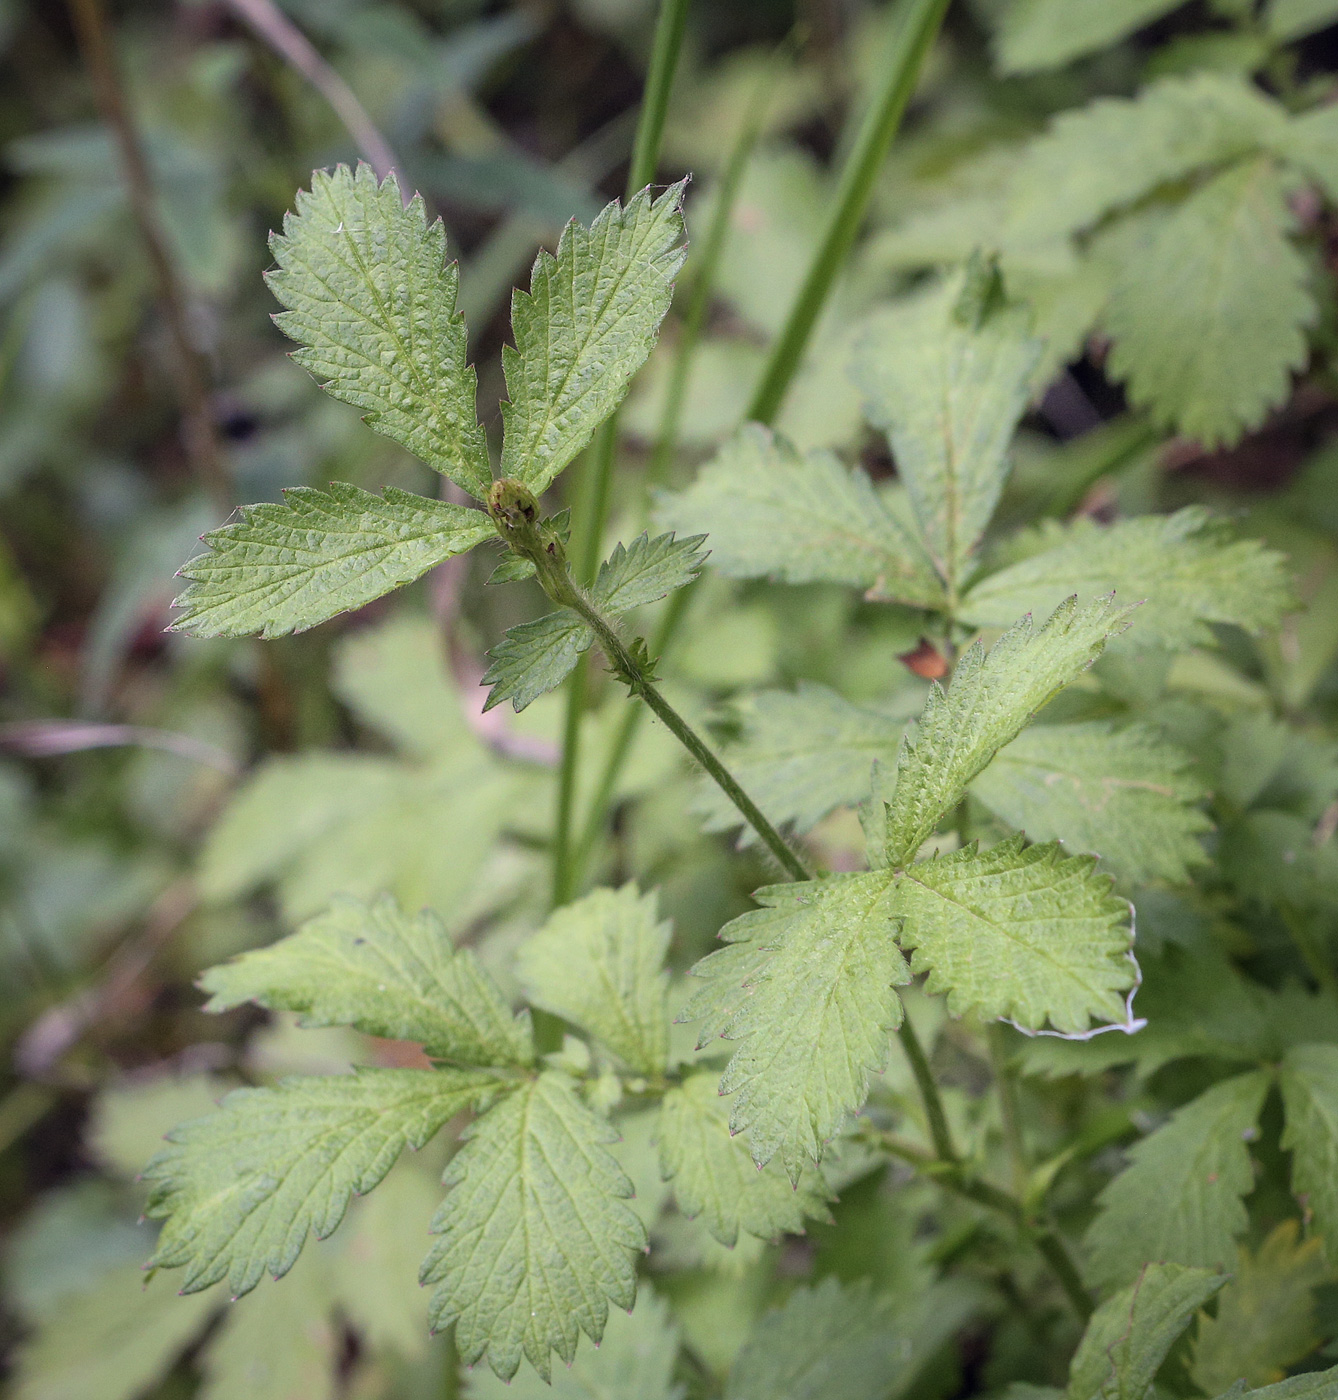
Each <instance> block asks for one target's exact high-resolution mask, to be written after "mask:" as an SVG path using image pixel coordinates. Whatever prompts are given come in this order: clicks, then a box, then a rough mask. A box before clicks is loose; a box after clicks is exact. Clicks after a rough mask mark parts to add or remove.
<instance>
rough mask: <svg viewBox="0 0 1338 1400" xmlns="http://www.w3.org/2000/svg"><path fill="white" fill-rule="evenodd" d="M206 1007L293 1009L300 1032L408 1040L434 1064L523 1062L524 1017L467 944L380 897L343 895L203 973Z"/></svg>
mask: <svg viewBox="0 0 1338 1400" xmlns="http://www.w3.org/2000/svg"><path fill="white" fill-rule="evenodd" d="M200 986H201V987H202V988H203V989H204V990H205V991H206V992H209V993H211V997H210V1000H209V1002H208V1004H207V1005H206V1006H205V1010H206V1011H228V1010H231V1008H232V1007H234V1006H240V1005H242V1004H243V1003H244V1002H247V1001H254V1002H256V1003H257V1004H258V1005H260V1006H264V1007H268V1008H269V1009H270V1010H271V1011H300V1012H302V1013H303V1015H302V1022H301V1024H302V1025H304V1026H354V1027H356V1028H357V1029H358V1030H360V1031H363V1032H365V1033H366V1034H368V1035H378V1036H384V1037H386V1038H387V1039H390V1040H411V1041H415V1042H417V1043H418V1044H420V1045H421V1046H422V1047H423V1049H424V1050H425V1051H426V1052H427V1053H428V1054H429V1055H431V1056H432V1057H433V1058H435V1059H441V1060H450V1061H454V1062H455V1063H457V1064H464V1065H529V1064H531V1063H533V1060H534V1046H533V1043H532V1041H531V1038H530V1024H529V1017H528V1015H525V1014H522V1015H520V1016H513V1015H512V1014H511V1008H510V1007H509V1006H507V1004H506V1002H505V1001H504V1000H503V999H502V994H501V992H499V991H498V990H497V986H496V984H495V983H494V982H493V980H492V978H491V977H489V976H488V974H487V973H486V972H485V971H484V970H483V968H482V967H481V966H480V965H479V961H478V959H477V958H476V957H475V956H474V954H473V952H472V951H471V950H470V949H468V948H459V949H457V948H455V947H454V946H453V945H452V943H451V940H450V937H449V936H448V934H447V933H446V930H445V928H444V927H443V926H442V922H441V920H440V919H439V918H437V916H436V915H435V914H433V913H432V911H431V910H428V909H425V910H423V911H422V912H421V913H419V914H417V915H413V916H410V915H407V914H405V913H404V912H403V911H402V910H401V909H400V907H399V905H398V904H396V903H395V901H394V899H392V898H391V897H390V896H389V895H382V896H381V897H380V898H378V899H376V900H373V901H372V902H370V903H367V902H364V901H362V900H359V899H353V898H351V897H350V896H348V895H342V896H339V897H337V898H336V899H335V901H334V903H333V904H332V905H331V907H330V908H329V910H327V911H326V912H325V913H324V914H321V915H318V916H317V917H316V918H314V919H311V920H309V921H308V922H307V923H306V924H304V925H303V926H302V927H301V928H300V929H298V931H297V932H296V933H294V934H290V935H289V936H288V937H287V938H281V939H280V940H279V941H278V942H277V943H273V944H271V945H270V946H269V947H268V948H258V949H256V950H255V951H254V952H250V953H243V954H242V956H241V957H240V958H237V959H236V960H234V961H233V962H230V963H225V964H223V966H221V967H215V968H212V969H210V971H208V972H206V973H205V974H204V976H203V977H202V978H201V979H200Z"/></svg>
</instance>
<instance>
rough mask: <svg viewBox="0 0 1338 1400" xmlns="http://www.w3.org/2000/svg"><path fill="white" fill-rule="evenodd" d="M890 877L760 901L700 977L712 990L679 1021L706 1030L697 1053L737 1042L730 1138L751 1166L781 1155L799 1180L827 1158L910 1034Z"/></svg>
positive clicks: (790, 890) (726, 1085)
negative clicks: (897, 1034) (896, 1041)
mask: <svg viewBox="0 0 1338 1400" xmlns="http://www.w3.org/2000/svg"><path fill="white" fill-rule="evenodd" d="M888 884H889V880H888V877H887V876H886V875H885V874H881V873H877V874H872V875H836V876H832V877H830V878H828V879H824V880H812V881H807V882H803V883H800V884H793V885H773V886H769V887H768V888H766V889H762V890H758V891H757V893H756V895H755V896H754V898H755V899H757V900H758V902H759V903H760V904H762V905H763V908H761V909H756V910H754V911H753V912H751V913H748V914H744V915H742V916H740V917H739V918H737V919H735V920H733V921H732V922H731V923H728V924H726V925H725V927H724V928H723V929H721V931H720V935H719V936H720V938H721V939H722V940H723V941H724V942H725V943H727V944H729V945H730V946H729V947H727V948H722V949H720V950H719V951H718V952H715V953H712V954H710V955H709V956H708V957H706V958H704V959H703V960H702V961H701V962H699V963H698V964H697V965H696V967H694V968H693V969H692V971H693V974H694V975H695V976H697V977H701V978H705V979H707V985H706V986H705V987H703V988H702V989H701V990H699V991H698V992H696V993H695V995H694V996H693V997H692V999H691V1000H690V1001H689V1003H688V1005H687V1006H686V1007H684V1009H683V1011H682V1012H681V1013H680V1014H679V1018H678V1019H679V1020H681V1021H696V1020H704V1021H705V1022H706V1024H705V1026H704V1028H703V1030H702V1032H701V1035H700V1037H699V1039H698V1045H699V1047H700V1046H703V1045H705V1044H706V1043H707V1041H709V1040H711V1039H713V1038H714V1037H715V1036H723V1037H724V1038H725V1039H726V1040H738V1041H741V1042H742V1044H741V1045H740V1047H739V1048H738V1049H737V1050H736V1051H735V1052H734V1055H733V1058H732V1059H731V1060H730V1062H729V1066H728V1067H727V1069H726V1070H725V1074H724V1078H723V1079H722V1080H721V1081H720V1088H721V1092H722V1093H726V1094H735V1095H736V1097H735V1099H734V1102H733V1105H732V1106H731V1111H730V1119H729V1123H730V1131H731V1132H735V1133H738V1132H747V1134H748V1141H749V1146H750V1148H751V1151H752V1155H753V1160H754V1161H755V1162H756V1163H757V1164H758V1165H759V1166H765V1165H766V1163H767V1162H769V1161H770V1160H771V1159H772V1157H774V1156H775V1155H776V1154H777V1153H778V1152H779V1153H780V1156H781V1160H782V1162H783V1163H784V1166H785V1169H786V1171H787V1172H788V1173H789V1176H790V1180H791V1181H797V1180H798V1179H799V1174H800V1172H801V1171H802V1170H803V1169H804V1167H805V1166H806V1165H807V1164H808V1163H809V1162H810V1161H817V1160H818V1158H819V1157H820V1156H821V1155H822V1151H823V1146H824V1144H825V1143H826V1142H827V1141H829V1140H830V1139H831V1138H833V1137H835V1135H836V1134H837V1132H838V1131H839V1130H840V1128H841V1125H842V1123H844V1122H845V1118H846V1115H847V1114H848V1113H851V1112H853V1111H854V1110H855V1109H857V1108H859V1106H860V1105H861V1104H862V1103H863V1102H864V1098H865V1095H866V1094H867V1093H868V1088H869V1076H870V1075H871V1074H873V1073H876V1072H878V1071H881V1070H882V1069H883V1068H884V1067H885V1066H886V1064H887V1053H888V1032H889V1031H892V1030H895V1029H896V1027H897V1026H899V1025H900V1024H901V1015H902V1008H901V999H900V998H899V997H898V995H897V993H896V990H895V988H896V986H897V985H899V984H901V983H905V982H907V981H909V980H910V970H909V969H908V968H907V966H906V963H905V960H904V959H903V958H902V956H901V954H900V953H899V952H898V951H897V946H896V944H895V943H894V942H893V939H892V934H893V931H894V923H893V915H892V912H891V909H890V905H889V901H888V898H887V895H888Z"/></svg>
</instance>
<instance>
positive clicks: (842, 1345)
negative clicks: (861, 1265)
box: [725, 1278, 979, 1400]
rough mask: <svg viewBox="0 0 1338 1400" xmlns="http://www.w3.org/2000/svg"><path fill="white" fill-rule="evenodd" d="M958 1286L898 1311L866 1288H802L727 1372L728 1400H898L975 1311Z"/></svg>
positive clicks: (826, 1283) (974, 1302) (967, 1292)
mask: <svg viewBox="0 0 1338 1400" xmlns="http://www.w3.org/2000/svg"><path fill="white" fill-rule="evenodd" d="M978 1302H979V1300H978V1296H977V1294H976V1293H975V1291H974V1290H972V1289H971V1288H969V1287H967V1286H964V1285H962V1284H960V1283H958V1282H956V1281H952V1282H948V1283H939V1284H935V1285H933V1286H932V1287H930V1288H927V1289H924V1290H923V1291H922V1292H921V1294H920V1296H919V1297H918V1298H917V1299H916V1301H915V1302H914V1303H912V1304H910V1305H909V1306H906V1307H903V1308H899V1309H897V1308H894V1307H893V1305H892V1302H891V1300H890V1299H888V1298H885V1297H879V1296H878V1295H877V1294H874V1293H873V1292H872V1291H871V1290H870V1288H869V1285H868V1283H867V1282H861V1283H856V1284H853V1285H850V1286H846V1285H843V1284H841V1283H839V1282H838V1281H837V1280H836V1279H834V1278H828V1279H824V1280H823V1282H821V1283H820V1284H818V1285H817V1287H816V1288H812V1289H808V1288H800V1289H797V1290H796V1291H795V1292H794V1293H792V1294H791V1295H790V1297H789V1298H788V1299H787V1301H786V1303H785V1305H784V1306H783V1307H781V1308H778V1309H776V1310H775V1311H774V1312H770V1313H768V1314H767V1315H766V1316H765V1317H764V1318H763V1319H762V1320H761V1322H759V1323H758V1325H757V1327H756V1328H755V1329H754V1331H753V1335H752V1336H751V1337H750V1338H749V1340H748V1343H747V1345H745V1346H744V1348H743V1350H742V1351H741V1352H740V1353H739V1355H738V1357H737V1359H736V1360H735V1362H734V1365H733V1367H732V1368H731V1369H730V1374H729V1383H728V1385H727V1386H726V1388H725V1397H726V1400H780V1397H784V1400H896V1397H898V1396H900V1395H902V1394H903V1393H904V1392H905V1391H907V1390H908V1389H909V1388H910V1386H911V1385H912V1383H913V1382H914V1381H915V1379H916V1377H917V1375H919V1373H920V1372H921V1370H922V1369H923V1367H924V1365H925V1363H926V1362H927V1361H929V1360H930V1359H931V1358H932V1357H933V1356H934V1354H935V1352H937V1351H938V1350H939V1349H940V1348H941V1347H942V1346H943V1345H944V1344H945V1343H946V1342H947V1341H948V1340H949V1339H950V1338H951V1337H952V1335H953V1334H954V1333H955V1332H957V1331H958V1330H959V1329H960V1328H961V1327H962V1326H964V1325H965V1324H966V1323H967V1322H968V1321H970V1319H971V1315H972V1314H973V1313H974V1312H975V1311H976V1308H977V1306H978Z"/></svg>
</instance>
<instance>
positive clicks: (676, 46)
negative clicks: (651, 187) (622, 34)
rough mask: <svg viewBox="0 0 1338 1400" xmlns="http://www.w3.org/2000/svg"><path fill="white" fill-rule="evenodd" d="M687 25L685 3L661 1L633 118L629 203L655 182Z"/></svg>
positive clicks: (628, 190)
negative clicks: (642, 89)
mask: <svg viewBox="0 0 1338 1400" xmlns="http://www.w3.org/2000/svg"><path fill="white" fill-rule="evenodd" d="M687 22H688V0H662V3H661V5H660V13H659V18H658V19H657V20H656V21H655V39H654V41H653V43H652V44H651V51H650V67H649V69H647V71H646V92H645V95H644V96H643V97H642V99H641V114H640V116H639V117H638V118H637V125H636V140H635V141H634V142H633V143H632V163H631V165H630V166H629V167H628V171H627V197H628V198H629V199H630V198H631V197H632V196H633V195H634V194H635V193H636V192H637V191H638V190H640V189H644V188H645V187H646V186H647V185H648V184H650V182H651V181H652V180H653V179H654V178H655V167H656V166H657V165H658V164H659V162H660V144H661V142H662V141H663V139H664V122H665V118H666V117H667V116H668V114H669V93H670V91H671V90H672V88H673V86H674V73H675V71H676V70H677V68H678V56H679V54H680V53H682V52H683V32H684V30H685V29H686V28H687Z"/></svg>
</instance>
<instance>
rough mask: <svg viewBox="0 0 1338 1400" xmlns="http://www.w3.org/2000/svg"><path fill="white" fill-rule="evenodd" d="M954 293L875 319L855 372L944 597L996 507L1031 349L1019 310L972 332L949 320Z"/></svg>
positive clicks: (951, 287)
mask: <svg viewBox="0 0 1338 1400" xmlns="http://www.w3.org/2000/svg"><path fill="white" fill-rule="evenodd" d="M961 295H962V279H961V278H960V277H953V278H949V279H948V280H947V281H945V282H944V283H943V284H942V285H941V286H939V287H937V288H935V289H934V290H933V291H932V292H930V293H929V294H928V295H925V296H922V297H920V298H918V299H916V300H914V301H911V302H903V303H900V304H899V305H898V306H897V307H896V308H895V309H894V310H890V311H887V312H884V313H882V314H880V315H878V316H875V317H874V318H873V320H872V322H871V324H870V326H869V329H868V330H867V331H866V333H865V336H864V339H863V340H862V342H861V345H860V353H859V356H858V359H857V360H856V366H855V377H856V379H857V381H858V382H859V385H860V387H861V389H862V390H863V391H864V398H865V414H866V416H867V417H868V419H869V421H870V422H871V423H873V424H874V425H875V426H876V427H879V428H883V429H885V430H886V432H887V435H888V441H889V442H890V444H891V446H892V454H893V456H894V458H895V459H896V464H897V474H898V476H899V477H900V478H901V480H902V481H903V482H905V484H906V487H907V489H908V491H909V493H910V499H911V505H912V507H913V509H914V511H915V518H916V520H917V522H918V523H919V527H920V535H921V539H922V540H923V542H924V545H925V548H926V549H927V551H928V553H929V556H930V558H931V559H932V560H933V561H934V566H935V568H937V570H938V572H939V574H940V575H941V576H942V578H943V579H944V581H945V582H946V583H947V585H948V587H949V589H950V590H951V591H952V592H953V593H955V592H956V590H957V589H958V588H960V586H961V585H962V583H963V582H964V581H965V579H966V577H967V575H968V574H969V573H970V572H971V568H972V554H973V551H974V550H975V547H976V545H977V544H978V543H979V540H980V536H981V534H982V533H983V532H984V529H985V526H986V525H988V524H989V521H990V517H991V516H992V515H993V514H994V508H995V506H996V505H997V504H998V502H999V493H1000V492H1001V491H1002V490H1003V484H1004V479H1005V477H1006V476H1007V474H1008V444H1009V442H1010V441H1011V439H1012V436H1013V430H1014V428H1016V426H1017V420H1018V419H1019V418H1020V417H1021V416H1022V410H1023V409H1024V408H1025V407H1026V402H1027V398H1028V385H1029V381H1030V379H1031V375H1032V371H1033V370H1034V369H1035V367H1036V361H1037V359H1038V357H1039V355H1040V351H1041V347H1040V344H1039V343H1038V342H1036V341H1034V340H1031V339H1030V338H1029V337H1028V335H1027V329H1028V323H1029V320H1030V318H1029V315H1028V313H1027V312H1026V311H1024V310H1021V309H1000V310H996V311H994V312H993V313H992V314H990V315H987V316H986V317H985V319H984V322H983V324H981V325H979V326H976V325H974V324H971V323H969V322H965V321H964V318H963V317H961V316H959V315H958V314H957V310H956V305H957V301H958V298H959V297H960V296H961ZM880 591H881V590H880Z"/></svg>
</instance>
